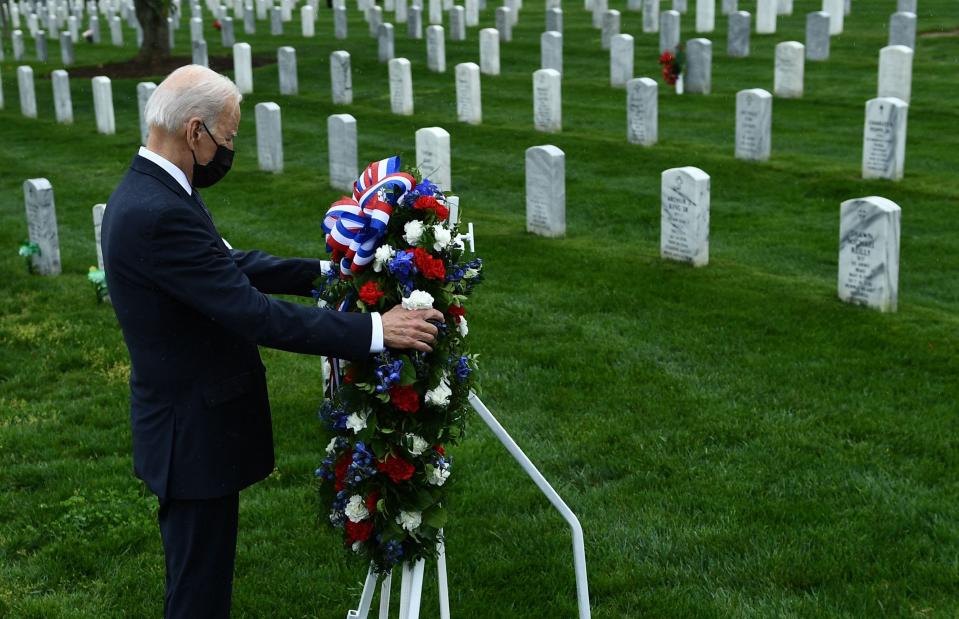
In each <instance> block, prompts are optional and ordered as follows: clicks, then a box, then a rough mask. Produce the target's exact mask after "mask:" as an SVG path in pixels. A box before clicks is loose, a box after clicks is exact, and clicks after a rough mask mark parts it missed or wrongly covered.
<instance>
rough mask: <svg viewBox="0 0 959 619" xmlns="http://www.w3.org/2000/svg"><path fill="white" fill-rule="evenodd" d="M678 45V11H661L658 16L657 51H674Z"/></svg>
mask: <svg viewBox="0 0 959 619" xmlns="http://www.w3.org/2000/svg"><path fill="white" fill-rule="evenodd" d="M677 47H679V12H678V11H663V12H662V14H661V15H660V16H659V53H660V54H662V53H663V52H665V51H670V52H672V53H674V54H675V53H676V48H677Z"/></svg>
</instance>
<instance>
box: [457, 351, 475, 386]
mask: <svg viewBox="0 0 959 619" xmlns="http://www.w3.org/2000/svg"><path fill="white" fill-rule="evenodd" d="M454 372H455V373H456V378H458V379H459V380H460V382H462V381H464V380H466V379H467V378H469V377H470V374H472V373H473V369H472V368H471V367H470V364H469V357H467V356H466V355H463V356H462V357H460V358H459V360H458V361H457V362H456V369H455V370H454Z"/></svg>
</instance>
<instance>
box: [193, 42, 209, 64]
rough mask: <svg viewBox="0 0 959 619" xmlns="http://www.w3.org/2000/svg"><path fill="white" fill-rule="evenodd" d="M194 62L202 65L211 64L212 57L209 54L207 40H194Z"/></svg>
mask: <svg viewBox="0 0 959 619" xmlns="http://www.w3.org/2000/svg"><path fill="white" fill-rule="evenodd" d="M193 64H198V65H200V66H201V67H208V66H210V57H209V55H208V54H207V49H206V41H202V40H201V41H194V42H193Z"/></svg>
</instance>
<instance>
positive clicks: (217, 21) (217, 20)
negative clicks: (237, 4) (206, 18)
mask: <svg viewBox="0 0 959 619" xmlns="http://www.w3.org/2000/svg"><path fill="white" fill-rule="evenodd" d="M213 27H214V28H215V29H216V30H219V29H220V28H222V27H223V26H222V24H220V20H219V19H214V20H213Z"/></svg>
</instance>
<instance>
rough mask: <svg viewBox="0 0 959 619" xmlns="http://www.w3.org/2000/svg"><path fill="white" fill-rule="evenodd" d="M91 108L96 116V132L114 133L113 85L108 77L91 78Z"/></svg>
mask: <svg viewBox="0 0 959 619" xmlns="http://www.w3.org/2000/svg"><path fill="white" fill-rule="evenodd" d="M93 109H94V112H95V113H96V118H97V132H98V133H102V134H104V135H113V134H114V133H116V131H117V129H116V119H115V118H114V115H113V86H112V84H111V83H110V78H109V77H106V76H103V75H100V76H98V77H95V78H93Z"/></svg>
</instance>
